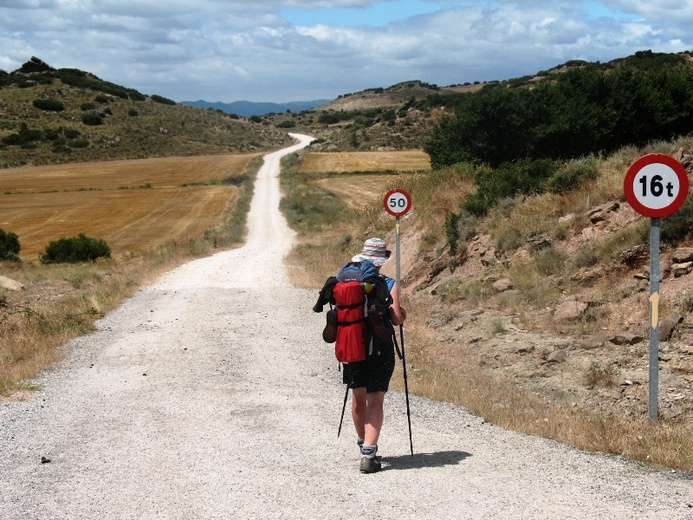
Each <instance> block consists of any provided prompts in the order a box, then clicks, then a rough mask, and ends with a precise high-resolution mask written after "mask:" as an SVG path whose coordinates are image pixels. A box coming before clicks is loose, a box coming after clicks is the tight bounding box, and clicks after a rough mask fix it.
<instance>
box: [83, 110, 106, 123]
mask: <svg viewBox="0 0 693 520" xmlns="http://www.w3.org/2000/svg"><path fill="white" fill-rule="evenodd" d="M82 123H84V124H85V125H89V126H98V125H100V124H103V116H102V115H101V114H97V113H95V112H86V113H84V114H82Z"/></svg>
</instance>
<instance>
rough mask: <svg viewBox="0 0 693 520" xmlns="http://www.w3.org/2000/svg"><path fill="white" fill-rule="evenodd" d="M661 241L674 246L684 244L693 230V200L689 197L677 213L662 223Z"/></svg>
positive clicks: (664, 219)
mask: <svg viewBox="0 0 693 520" xmlns="http://www.w3.org/2000/svg"><path fill="white" fill-rule="evenodd" d="M660 226H661V239H662V241H663V242H667V243H669V244H672V245H677V244H678V243H679V242H682V241H683V240H684V239H685V238H686V237H687V236H688V234H689V233H690V232H691V229H693V200H692V199H691V197H688V198H687V199H686V201H685V202H684V203H683V206H681V207H680V208H679V209H678V210H677V211H676V212H675V213H673V214H671V215H669V216H668V217H666V218H663V219H662V220H661V223H660Z"/></svg>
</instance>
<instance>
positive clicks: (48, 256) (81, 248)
mask: <svg viewBox="0 0 693 520" xmlns="http://www.w3.org/2000/svg"><path fill="white" fill-rule="evenodd" d="M110 256H111V248H110V247H109V246H108V244H107V243H106V241H104V240H102V239H100V238H91V237H88V236H86V235H85V234H84V233H80V234H79V235H77V236H76V237H72V238H60V239H58V240H54V241H52V242H50V243H49V244H48V245H47V246H46V250H45V252H44V253H43V254H42V255H41V257H40V259H41V263H42V264H60V263H71V264H74V263H79V262H89V261H93V260H96V259H97V258H101V257H105V258H110Z"/></svg>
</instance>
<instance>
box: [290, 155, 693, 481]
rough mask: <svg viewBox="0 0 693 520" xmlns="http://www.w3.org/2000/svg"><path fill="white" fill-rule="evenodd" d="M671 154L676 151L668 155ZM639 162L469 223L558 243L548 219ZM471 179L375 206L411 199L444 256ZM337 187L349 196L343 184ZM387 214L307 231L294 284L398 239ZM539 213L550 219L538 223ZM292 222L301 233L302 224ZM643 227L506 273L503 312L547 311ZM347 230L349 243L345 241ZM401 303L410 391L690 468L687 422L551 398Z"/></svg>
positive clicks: (609, 168)
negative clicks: (374, 244) (448, 219)
mask: <svg viewBox="0 0 693 520" xmlns="http://www.w3.org/2000/svg"><path fill="white" fill-rule="evenodd" d="M666 153H671V150H670V149H668V150H667V152H666ZM639 155H640V153H639V151H638V150H636V149H630V148H629V149H624V150H621V151H620V152H619V153H617V154H615V155H614V156H611V157H609V158H606V159H602V160H599V161H598V163H599V165H600V171H601V172H602V173H601V175H600V177H599V178H598V179H596V180H595V182H593V183H590V185H588V186H585V187H584V188H582V189H579V190H576V191H574V192H571V193H569V194H567V195H565V196H557V195H542V196H538V197H534V198H529V199H527V200H525V201H523V203H522V204H520V203H519V201H507V203H504V205H501V207H500V208H498V210H497V211H498V213H497V214H495V215H494V214H492V215H490V216H489V218H487V219H484V220H483V221H479V222H474V223H472V224H473V225H474V226H478V227H479V228H480V229H482V230H483V231H484V232H487V233H490V234H492V235H494V236H496V237H497V238H498V237H499V236H502V235H503V234H504V233H507V231H506V230H507V229H510V230H513V231H512V233H510V234H511V235H512V234H516V235H518V236H520V237H521V238H522V239H525V238H527V237H528V236H530V235H532V234H536V233H548V234H550V235H551V236H553V237H556V238H557V240H558V243H560V240H561V238H562V237H564V236H565V233H567V232H568V230H567V229H558V228H556V227H555V224H551V222H555V221H557V219H558V218H559V217H560V216H564V215H568V214H570V213H575V214H579V213H581V212H584V211H586V210H588V209H590V208H592V207H594V206H595V205H599V204H602V203H604V202H606V201H608V200H613V199H618V198H620V197H621V196H622V178H623V172H624V171H625V170H626V169H627V167H628V166H629V164H631V163H632V161H633V160H635V159H636V158H637V157H638V156H639ZM296 160H299V159H298V158H296ZM294 164H295V163H294ZM311 175H316V177H312V178H311V180H312V181H314V182H315V180H316V178H317V176H319V175H318V173H317V172H311ZM323 175H325V176H327V175H329V174H327V173H325V174H323ZM363 178H364V177H363V176H353V177H352V178H351V182H352V183H353V186H354V190H353V192H355V193H357V192H359V189H361V184H360V182H361V181H362V180H363ZM472 179H473V169H472V168H471V167H468V166H464V165H458V166H457V167H455V168H449V169H445V170H438V171H431V172H429V173H426V174H415V175H407V176H398V177H393V181H394V183H393V184H390V185H388V186H383V187H381V188H380V190H379V192H380V193H379V194H378V193H375V194H374V195H373V197H374V199H376V200H377V198H378V197H379V196H380V197H381V196H382V195H384V193H385V192H386V191H387V189H389V188H390V187H395V186H396V185H399V187H402V188H404V189H406V190H407V191H409V192H410V193H413V194H414V195H415V201H414V204H413V206H414V216H413V219H412V220H411V221H408V222H407V227H414V226H417V227H421V228H423V229H427V236H426V244H427V250H428V251H429V252H430V251H436V250H437V251H439V252H440V251H443V250H444V249H445V245H446V244H445V240H446V237H445V234H444V232H442V229H443V226H444V223H445V214H446V212H449V211H457V210H458V208H459V204H460V203H461V202H462V200H464V197H466V195H467V194H468V193H470V192H471V191H472V189H473V182H472ZM325 186H327V184H325ZM340 189H341V190H343V191H344V192H346V191H347V190H346V189H345V187H344V186H343V187H341V188H340ZM369 189H371V190H372V189H373V187H371V188H369ZM310 201H311V199H310V197H308V198H306V199H305V200H304V201H303V204H310V203H311V202H310ZM342 203H343V204H344V205H345V206H346V205H348V204H349V202H348V200H342ZM523 206H524V207H523ZM382 213H384V212H382V211H381V210H380V208H379V207H378V208H375V207H374V208H371V209H370V210H369V211H363V212H360V213H358V212H357V213H352V214H351V217H352V218H356V219H357V220H355V221H350V222H349V227H348V232H347V229H345V227H344V222H343V221H337V220H330V219H325V221H324V222H323V223H322V225H321V227H320V232H319V233H313V234H310V233H307V232H304V233H302V235H301V237H302V241H301V244H299V245H297V246H296V247H295V248H294V250H293V251H292V253H291V254H290V256H289V259H288V263H289V265H290V268H291V269H290V273H291V275H292V281H293V282H294V283H295V284H296V285H297V286H299V287H306V288H315V289H316V290H317V289H319V288H320V287H321V286H322V284H323V283H324V281H325V279H326V278H327V277H328V276H330V275H334V273H335V272H336V270H337V269H338V268H339V266H340V265H341V264H342V263H343V262H344V261H345V260H346V259H347V258H348V257H349V255H350V254H353V253H354V252H356V251H357V250H358V248H359V247H360V245H361V238H363V237H365V236H366V235H368V236H373V235H375V234H385V233H388V232H392V225H391V221H392V220H393V219H392V218H389V219H387V218H383V215H382ZM537 215H541V216H542V217H544V218H541V217H540V218H537ZM388 221H389V222H390V224H389V225H388ZM292 225H293V226H297V224H296V223H295V222H293V223H292ZM641 227H642V226H641V225H639V224H638V225H636V226H635V228H634V230H624V231H623V234H622V236H619V237H617V238H610V239H607V240H606V241H605V243H604V244H598V245H596V246H595V247H594V248H593V249H592V250H591V251H590V252H589V254H588V253H584V258H582V260H576V259H575V258H572V257H567V256H566V255H565V254H564V253H562V252H561V251H560V249H558V248H557V249H550V250H547V251H544V252H542V253H541V254H540V255H537V256H534V257H531V256H530V257H528V258H527V259H526V261H525V262H522V263H517V264H516V265H515V266H514V267H513V268H512V269H511V270H509V271H508V272H507V273H504V274H507V275H508V276H509V277H510V278H511V279H513V280H514V282H515V285H516V289H517V291H516V292H517V294H516V295H515V296H514V297H513V298H512V299H506V300H504V299H503V298H500V299H499V300H498V301H499V302H500V305H501V307H505V308H506V309H509V310H513V311H517V312H519V311H521V309H523V308H527V306H529V307H530V308H541V307H543V306H545V305H547V304H548V303H549V302H552V301H556V300H557V299H558V298H560V297H561V295H562V294H563V293H564V292H565V291H570V290H571V284H570V283H564V282H559V280H561V279H562V280H564V281H565V280H568V278H567V276H568V274H571V273H573V272H575V270H577V269H578V268H579V265H578V264H579V263H580V262H583V263H584V264H585V265H594V264H596V263H599V262H602V261H604V259H607V258H608V259H613V257H614V255H615V254H617V253H618V252H620V251H623V250H624V248H628V247H630V246H631V245H633V244H634V243H637V241H638V240H639V238H638V237H640V236H641ZM296 229H298V230H299V232H300V230H301V229H302V228H301V226H300V225H299V226H297V227H296ZM345 233H346V236H348V240H345ZM611 241H615V243H616V246H614V245H612V244H610V242H611ZM492 294H493V291H492V290H491V287H490V284H489V283H476V284H459V283H457V284H456V283H452V282H450V283H449V284H448V285H444V284H443V285H441V286H439V287H438V297H439V298H441V301H447V302H451V303H452V302H455V301H458V300H461V299H465V300H466V301H467V303H470V302H471V304H472V305H479V306H483V305H486V304H488V303H489V302H490V300H491V298H492ZM403 304H404V306H405V307H406V308H407V310H408V319H407V323H406V334H407V345H406V353H407V362H408V375H409V388H410V391H412V392H413V393H416V394H418V395H421V396H425V397H429V398H432V399H436V400H441V401H449V402H454V403H459V404H461V405H463V406H465V407H466V408H467V409H468V410H469V411H470V412H472V413H474V414H476V415H479V416H482V417H484V418H486V419H487V420H489V421H491V422H493V423H494V424H497V425H499V426H502V427H505V428H509V429H513V430H516V431H520V432H524V433H527V434H530V435H539V436H543V437H547V438H551V439H555V440H557V441H559V442H563V443H566V444H570V445H573V446H575V447H577V448H579V449H584V450H587V451H593V452H601V453H609V454H616V455H619V456H623V457H626V458H629V459H632V460H634V461H638V462H641V463H643V464H646V465H651V466H653V467H660V468H661V467H666V468H671V469H679V470H684V471H691V470H693V450H691V449H690V439H691V431H690V427H689V425H688V424H687V423H686V422H685V420H669V419H666V418H662V419H660V421H659V422H657V423H650V422H649V421H647V420H646V419H633V418H629V417H621V416H616V415H613V414H610V413H609V412H607V411H606V410H599V409H596V410H590V409H587V408H583V407H579V406H572V405H568V404H561V403H558V402H554V401H551V400H549V399H548V398H546V397H542V396H541V395H539V394H537V393H536V392H533V391H532V390H530V389H529V388H525V387H523V386H522V385H520V384H518V383H517V382H516V381H513V380H508V379H504V378H503V377H499V376H498V375H497V374H491V373H489V372H487V371H485V370H483V367H482V362H481V360H480V358H479V357H478V355H477V354H476V353H475V352H474V351H473V348H471V347H469V346H464V345H459V344H456V343H454V342H443V341H441V339H440V338H439V337H438V336H437V333H436V331H435V330H434V329H432V328H430V327H428V326H427V323H428V317H429V315H428V312H429V309H428V308H427V307H425V306H424V305H423V304H418V303H416V302H415V301H414V300H412V299H411V298H410V297H408V296H407V295H404V296H403ZM451 312H454V311H451ZM596 319H597V320H598V317H597V318H596ZM593 326H594V327H596V326H597V325H596V324H593ZM493 327H494V331H495V332H496V333H501V332H503V331H504V330H505V324H504V323H503V322H502V321H497V322H494V323H493ZM575 332H576V333H578V334H579V332H580V331H579V330H577V329H576V331H575ZM316 333H317V332H316ZM397 370H398V372H399V375H400V377H395V378H393V383H392V385H393V388H399V389H403V382H402V379H401V364H400V365H399V366H398V369H397ZM585 377H586V378H589V377H591V378H592V383H593V384H600V385H608V384H609V383H610V382H611V381H612V380H613V374H612V373H611V372H610V370H609V367H606V368H602V367H596V366H595V367H593V368H592V371H591V372H590V371H589V370H588V371H587V373H586V374H585ZM586 384H587V382H586Z"/></svg>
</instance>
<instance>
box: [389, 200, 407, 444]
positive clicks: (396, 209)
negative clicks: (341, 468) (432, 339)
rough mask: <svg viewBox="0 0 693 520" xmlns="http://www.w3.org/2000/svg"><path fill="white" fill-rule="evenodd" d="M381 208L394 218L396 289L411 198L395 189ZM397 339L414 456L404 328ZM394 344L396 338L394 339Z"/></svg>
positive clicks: (398, 282)
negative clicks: (402, 225) (404, 217)
mask: <svg viewBox="0 0 693 520" xmlns="http://www.w3.org/2000/svg"><path fill="white" fill-rule="evenodd" d="M383 206H384V207H385V211H387V212H388V213H389V214H390V215H392V216H393V217H395V273H396V274H395V280H396V282H397V287H399V288H401V287H402V286H401V284H400V281H399V280H400V276H399V274H400V254H399V244H400V239H399V218H400V217H401V216H402V215H405V214H407V213H408V212H409V210H410V209H411V196H410V195H409V193H407V192H406V191H404V190H402V189H399V188H395V189H394V190H390V191H388V192H387V193H386V194H385V199H384V200H383ZM399 337H400V345H401V349H402V350H401V354H402V375H403V377H404V396H405V399H406V401H407V423H408V425H409V450H410V452H411V455H412V456H413V455H414V443H413V441H412V435H411V411H410V409H409V383H408V381H407V355H406V349H405V348H404V326H403V325H400V326H399ZM395 343H396V338H395Z"/></svg>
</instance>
